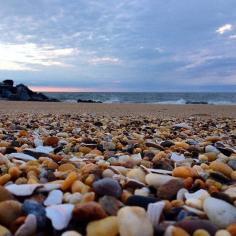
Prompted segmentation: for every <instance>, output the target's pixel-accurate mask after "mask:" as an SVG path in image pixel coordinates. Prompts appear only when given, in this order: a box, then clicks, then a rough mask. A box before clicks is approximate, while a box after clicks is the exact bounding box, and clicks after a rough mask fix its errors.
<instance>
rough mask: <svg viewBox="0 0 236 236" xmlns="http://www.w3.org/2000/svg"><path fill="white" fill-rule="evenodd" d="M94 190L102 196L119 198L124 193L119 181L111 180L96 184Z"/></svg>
mask: <svg viewBox="0 0 236 236" xmlns="http://www.w3.org/2000/svg"><path fill="white" fill-rule="evenodd" d="M93 189H94V191H95V193H96V194H98V195H100V196H104V195H108V196H113V197H117V198H118V197H120V196H121V193H122V188H121V186H120V184H119V183H118V181H116V180H114V179H111V178H104V179H100V180H98V181H96V182H94V183H93Z"/></svg>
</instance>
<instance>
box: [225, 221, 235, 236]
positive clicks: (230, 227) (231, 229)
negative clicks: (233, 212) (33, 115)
mask: <svg viewBox="0 0 236 236" xmlns="http://www.w3.org/2000/svg"><path fill="white" fill-rule="evenodd" d="M226 230H227V231H229V232H230V234H231V235H232V236H236V223H234V224H231V225H229V226H228V227H227V228H226Z"/></svg>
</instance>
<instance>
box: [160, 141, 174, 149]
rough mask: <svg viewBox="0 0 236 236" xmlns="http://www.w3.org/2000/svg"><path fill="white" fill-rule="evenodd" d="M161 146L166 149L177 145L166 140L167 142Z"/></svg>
mask: <svg viewBox="0 0 236 236" xmlns="http://www.w3.org/2000/svg"><path fill="white" fill-rule="evenodd" d="M160 144H161V146H162V147H164V148H169V147H171V146H174V145H175V143H174V142H172V141H169V140H165V141H163V142H161V143H160Z"/></svg>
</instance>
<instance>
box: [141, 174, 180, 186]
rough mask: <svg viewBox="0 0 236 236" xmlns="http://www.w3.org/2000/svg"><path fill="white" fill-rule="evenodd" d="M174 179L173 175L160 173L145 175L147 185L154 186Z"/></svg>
mask: <svg viewBox="0 0 236 236" xmlns="http://www.w3.org/2000/svg"><path fill="white" fill-rule="evenodd" d="M172 179H176V178H175V177H172V176H169V175H162V174H147V175H146V177H145V181H146V183H147V184H148V185H149V186H153V187H155V188H158V187H160V186H161V185H163V184H165V183H167V182H168V181H170V180H172Z"/></svg>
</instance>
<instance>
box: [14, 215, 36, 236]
mask: <svg viewBox="0 0 236 236" xmlns="http://www.w3.org/2000/svg"><path fill="white" fill-rule="evenodd" d="M36 230H37V219H36V216H35V215H33V214H29V215H28V216H27V217H26V219H25V223H24V224H23V225H21V226H20V228H19V229H18V230H17V231H16V233H15V235H14V236H32V235H35V233H36Z"/></svg>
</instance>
